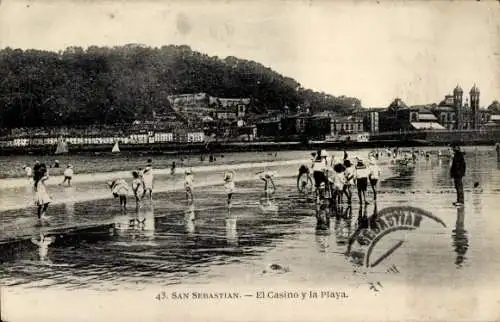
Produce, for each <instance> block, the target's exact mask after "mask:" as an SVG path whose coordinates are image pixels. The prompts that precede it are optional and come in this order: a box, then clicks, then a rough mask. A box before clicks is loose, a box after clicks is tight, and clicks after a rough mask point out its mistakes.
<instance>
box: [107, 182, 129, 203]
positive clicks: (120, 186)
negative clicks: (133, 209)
mask: <svg viewBox="0 0 500 322" xmlns="http://www.w3.org/2000/svg"><path fill="white" fill-rule="evenodd" d="M108 186H109V188H110V189H111V193H112V194H113V196H114V197H115V198H120V206H121V208H122V210H125V209H126V208H127V195H128V194H129V192H130V189H129V185H128V184H127V182H126V181H125V180H123V179H114V180H113V181H111V182H108Z"/></svg>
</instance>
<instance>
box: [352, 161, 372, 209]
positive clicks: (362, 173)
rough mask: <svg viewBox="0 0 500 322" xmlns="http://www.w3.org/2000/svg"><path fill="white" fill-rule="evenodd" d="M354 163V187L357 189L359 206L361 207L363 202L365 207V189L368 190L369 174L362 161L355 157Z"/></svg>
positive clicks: (366, 202)
mask: <svg viewBox="0 0 500 322" xmlns="http://www.w3.org/2000/svg"><path fill="white" fill-rule="evenodd" d="M356 159H357V162H356V175H355V177H356V186H357V188H358V198H359V204H360V205H362V204H363V202H364V204H365V205H367V204H369V202H368V201H367V200H366V189H367V188H368V175H369V174H370V172H369V170H368V168H367V166H366V165H365V163H364V162H363V159H361V158H359V157H357V158H356Z"/></svg>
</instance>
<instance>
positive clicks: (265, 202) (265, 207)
mask: <svg viewBox="0 0 500 322" xmlns="http://www.w3.org/2000/svg"><path fill="white" fill-rule="evenodd" d="M259 207H260V210H262V212H263V213H275V212H278V210H279V208H278V204H277V203H276V201H275V200H274V198H272V197H270V196H268V195H266V196H264V197H262V198H260V201H259Z"/></svg>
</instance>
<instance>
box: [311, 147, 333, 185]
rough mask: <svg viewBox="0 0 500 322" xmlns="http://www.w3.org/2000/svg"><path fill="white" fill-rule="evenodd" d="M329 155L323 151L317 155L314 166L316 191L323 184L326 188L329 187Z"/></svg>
mask: <svg viewBox="0 0 500 322" xmlns="http://www.w3.org/2000/svg"><path fill="white" fill-rule="evenodd" d="M327 159H328V153H327V152H326V150H321V151H320V153H319V154H317V155H316V159H315V160H314V162H313V164H312V168H313V178H314V185H315V187H316V190H318V189H319V188H320V186H321V184H322V183H323V184H324V185H325V187H328V186H329V182H328V161H327Z"/></svg>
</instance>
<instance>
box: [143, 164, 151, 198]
mask: <svg viewBox="0 0 500 322" xmlns="http://www.w3.org/2000/svg"><path fill="white" fill-rule="evenodd" d="M142 181H143V182H144V195H146V194H148V195H149V201H152V200H153V166H152V160H151V159H148V165H147V166H146V169H144V171H143V173H142Z"/></svg>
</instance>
